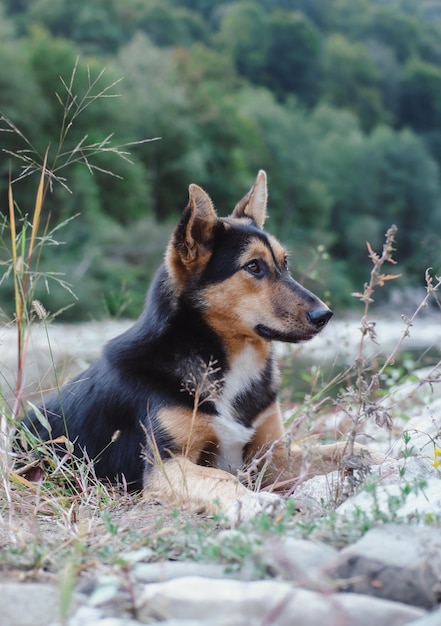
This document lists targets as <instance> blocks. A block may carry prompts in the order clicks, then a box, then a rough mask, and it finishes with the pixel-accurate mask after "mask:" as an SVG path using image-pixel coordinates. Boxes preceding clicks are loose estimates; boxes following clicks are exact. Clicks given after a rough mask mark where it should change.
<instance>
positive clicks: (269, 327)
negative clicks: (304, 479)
mask: <svg viewBox="0 0 441 626" xmlns="http://www.w3.org/2000/svg"><path fill="white" fill-rule="evenodd" d="M267 195H268V192H267V178H266V174H265V172H264V171H260V172H259V173H258V176H257V178H256V181H255V183H254V185H253V187H252V188H251V189H250V191H249V192H248V194H247V195H246V196H245V197H244V198H243V199H242V200H241V201H240V202H239V203H238V204H237V205H236V207H235V208H234V210H233V212H232V213H231V215H230V216H229V217H225V218H222V217H218V215H217V213H216V212H215V209H214V207H213V203H212V201H211V199H210V197H209V196H208V195H207V193H206V192H205V191H203V190H202V189H201V188H200V187H199V186H197V185H195V184H192V185H190V187H189V202H188V205H187V207H186V209H185V210H184V211H183V214H182V216H181V219H180V221H179V223H178V224H177V226H176V228H175V230H174V232H173V234H172V236H171V239H170V241H169V244H168V247H167V250H166V254H165V260H164V263H163V264H162V266H161V267H160V269H159V270H158V272H157V274H156V275H155V278H154V280H153V282H152V284H151V286H150V289H149V291H148V293H147V298H146V304H145V308H144V310H143V312H142V314H141V316H140V318H139V319H138V320H137V321H136V322H135V324H134V325H133V326H132V327H131V328H130V329H129V330H127V331H126V332H125V333H123V334H121V335H120V336H118V337H116V338H115V339H113V340H111V341H110V342H109V343H108V344H107V345H106V347H105V348H104V351H103V353H102V355H101V357H100V358H98V360H97V361H95V362H94V363H93V364H92V365H91V366H90V367H89V369H87V370H86V371H85V372H83V373H82V374H80V375H79V376H77V377H76V378H75V379H74V380H72V381H71V382H69V383H67V384H65V385H64V386H63V387H61V389H59V390H58V391H56V392H54V393H52V394H51V395H50V396H49V397H48V398H47V399H46V400H45V401H44V402H43V403H42V404H41V406H40V407H39V409H38V410H39V411H40V412H41V413H42V414H43V415H44V416H45V420H43V419H41V415H40V416H38V414H37V415H36V413H35V412H32V411H31V412H30V413H28V415H27V416H26V418H25V421H24V423H25V425H26V427H27V428H28V429H30V430H31V431H33V432H34V433H35V432H36V434H37V435H38V436H39V437H40V438H41V439H43V440H46V441H47V440H51V441H55V440H59V438H60V437H61V438H62V437H63V436H65V437H67V438H68V439H69V440H70V441H71V442H73V443H74V453H75V455H77V456H82V455H87V457H88V458H89V459H93V460H94V469H95V472H96V475H97V476H98V477H99V478H109V479H112V480H114V479H120V480H121V479H123V480H124V481H125V482H126V483H127V484H128V485H129V486H130V487H131V488H133V489H143V490H144V494H145V497H146V498H147V499H148V500H153V501H157V502H161V503H167V504H171V505H173V506H176V505H177V506H184V507H186V508H189V509H191V510H193V511H199V512H201V511H203V512H206V513H208V514H214V513H216V512H223V513H224V514H225V515H226V516H227V518H228V519H229V520H237V519H238V518H248V517H252V516H253V515H254V514H255V513H257V512H259V511H261V510H264V509H271V510H275V509H276V508H277V507H278V506H279V505H280V496H278V495H277V494H276V493H270V492H268V491H252V490H251V489H249V488H248V487H246V486H245V485H244V484H242V483H241V482H240V481H239V480H238V478H237V477H236V473H237V471H238V470H240V468H242V467H243V465H244V464H245V463H247V462H249V461H250V460H251V459H253V458H255V457H256V455H262V453H263V452H264V451H268V450H270V452H271V454H270V455H268V459H269V461H268V460H267V461H266V462H265V467H264V469H262V474H263V478H262V477H261V478H262V483H261V484H262V485H263V486H269V485H273V484H274V483H277V482H279V483H283V482H284V481H286V480H293V479H295V478H296V477H297V476H299V474H300V472H301V471H302V464H303V460H304V459H303V457H304V453H303V452H302V450H301V449H300V448H299V447H295V446H288V445H287V444H286V443H285V439H284V434H285V433H284V427H283V422H282V416H281V411H280V407H279V402H278V392H279V375H278V371H277V367H276V363H275V359H274V354H273V342H274V341H281V342H288V343H298V342H303V341H308V340H309V339H312V338H313V337H314V336H315V335H317V334H318V333H319V332H320V331H321V330H322V329H323V328H324V327H325V326H326V324H327V323H328V321H329V320H330V319H331V317H332V311H331V310H330V309H329V308H328V306H326V305H325V304H324V303H323V302H322V301H321V300H320V299H319V298H318V297H317V296H315V295H314V294H313V293H311V292H310V291H308V290H307V289H305V288H304V287H303V286H301V285H300V284H299V283H298V282H296V281H295V280H294V279H293V278H292V276H291V275H290V272H289V269H288V263H287V252H286V250H285V248H284V247H283V246H282V245H281V244H280V243H279V242H278V241H277V240H276V239H275V238H274V237H273V236H271V235H269V234H267V233H266V232H265V231H264V230H263V225H264V221H265V217H266V207H267ZM45 421H46V424H44V422H45ZM344 451H345V444H344V443H343V444H342V443H335V444H331V445H328V446H319V447H317V449H316V450H314V451H313V453H312V454H310V455H309V457H308V472H309V475H314V474H317V473H324V472H326V471H329V470H330V469H335V468H336V466H337V464H338V463H339V462H340V461H341V458H342V455H343V454H344Z"/></svg>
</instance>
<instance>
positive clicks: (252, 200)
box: [231, 170, 268, 228]
mask: <svg viewBox="0 0 441 626" xmlns="http://www.w3.org/2000/svg"><path fill="white" fill-rule="evenodd" d="M267 200H268V188H267V184H266V173H265V172H264V171H263V170H260V172H259V173H258V174H257V178H256V182H255V183H254V185H253V186H252V187H251V189H250V190H249V192H248V193H247V195H246V196H244V197H243V198H242V200H241V201H240V202H238V203H237V204H236V207H235V209H234V211H233V213H232V214H231V217H251V219H253V220H254V221H255V222H256V224H257V226H258V227H259V228H262V227H263V224H264V222H265V218H266V203H267Z"/></svg>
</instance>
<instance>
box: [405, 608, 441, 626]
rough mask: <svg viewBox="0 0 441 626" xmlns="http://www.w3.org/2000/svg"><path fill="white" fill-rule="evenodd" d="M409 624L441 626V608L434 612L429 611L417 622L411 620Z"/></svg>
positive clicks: (411, 625)
mask: <svg viewBox="0 0 441 626" xmlns="http://www.w3.org/2000/svg"><path fill="white" fill-rule="evenodd" d="M409 626H441V609H438V610H437V611H435V612H434V613H428V615H426V616H425V617H422V618H421V619H418V620H417V621H416V622H410V624H409Z"/></svg>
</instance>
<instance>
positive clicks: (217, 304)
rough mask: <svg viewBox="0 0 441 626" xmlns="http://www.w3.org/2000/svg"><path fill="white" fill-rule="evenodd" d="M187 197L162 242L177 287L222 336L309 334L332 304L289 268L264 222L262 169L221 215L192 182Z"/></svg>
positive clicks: (298, 337) (294, 337) (292, 338)
mask: <svg viewBox="0 0 441 626" xmlns="http://www.w3.org/2000/svg"><path fill="white" fill-rule="evenodd" d="M189 195H190V199H189V203H188V206H187V208H186V209H185V211H184V213H183V215H182V217H181V220H180V222H179V224H178V225H177V227H176V229H175V231H174V233H173V235H172V238H171V241H170V244H169V246H168V249H167V255H166V265H167V269H168V272H169V275H170V278H171V280H172V281H173V285H174V289H175V290H176V292H177V293H178V294H180V296H181V297H184V298H186V299H187V301H188V302H191V305H192V306H194V307H196V308H197V309H198V310H200V311H201V312H202V314H203V316H204V318H205V319H206V321H207V322H208V324H209V325H210V326H211V327H212V328H213V329H214V330H215V331H216V332H217V333H218V334H219V335H221V336H222V337H224V338H225V340H228V338H230V339H232V338H233V337H236V338H237V339H239V338H247V339H251V340H258V339H259V340H261V341H262V340H267V341H271V340H277V341H286V342H291V343H297V342H299V341H304V340H307V339H311V338H312V337H313V336H314V335H316V334H317V333H318V332H319V331H320V330H321V329H322V328H323V327H324V326H325V325H326V323H327V322H328V321H329V319H330V318H331V317H332V311H331V310H330V309H329V308H328V307H327V306H326V305H325V304H324V303H323V302H322V301H321V300H320V299H319V298H317V296H315V295H314V294H312V293H311V292H310V291H308V290H307V289H305V288H304V287H302V286H301V285H300V284H299V283H297V282H296V281H295V280H294V279H293V278H292V276H291V275H290V273H289V269H288V263H287V252H286V249H285V248H284V247H283V246H282V245H281V244H280V243H279V242H278V241H277V239H275V238H274V237H272V236H271V235H269V234H267V233H266V232H265V231H264V230H263V224H264V221H265V217H266V204H267V196H268V193H267V182H266V174H265V172H264V171H260V172H259V174H258V176H257V179H256V182H255V183H254V185H253V187H252V188H251V189H250V191H249V192H248V194H247V195H246V196H245V197H244V198H242V200H241V201H240V202H239V203H238V204H237V205H236V207H235V209H234V211H233V213H232V214H231V215H230V216H229V217H226V218H220V217H218V216H217V214H216V212H215V210H214V207H213V204H212V202H211V199H210V197H209V196H208V195H207V194H206V193H205V191H203V190H202V189H201V188H200V187H198V186H197V185H190V188H189Z"/></svg>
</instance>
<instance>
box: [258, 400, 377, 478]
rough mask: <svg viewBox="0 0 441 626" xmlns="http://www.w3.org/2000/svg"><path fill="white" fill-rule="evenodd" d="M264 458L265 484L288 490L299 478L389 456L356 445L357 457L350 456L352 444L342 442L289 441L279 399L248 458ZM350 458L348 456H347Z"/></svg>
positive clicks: (263, 420) (263, 422)
mask: <svg viewBox="0 0 441 626" xmlns="http://www.w3.org/2000/svg"><path fill="white" fill-rule="evenodd" d="M256 457H259V458H260V459H261V461H260V466H259V467H258V468H257V469H258V470H260V471H262V473H263V475H262V476H261V484H262V485H263V486H266V487H272V488H273V489H274V490H286V489H289V488H290V487H291V486H293V485H294V484H295V483H296V482H298V481H299V480H305V479H308V478H311V477H313V476H317V475H319V474H327V473H328V472H331V471H334V470H336V469H340V468H342V467H343V466H345V467H350V463H355V464H357V463H360V464H365V465H378V464H380V463H382V462H383V461H384V459H385V456H384V455H383V454H381V453H379V452H375V451H373V450H369V449H368V448H366V447H365V446H362V445H360V444H357V443H356V444H354V448H353V457H352V458H349V444H348V442H346V441H339V442H336V443H332V444H327V445H319V444H314V445H310V443H309V442H306V443H305V445H304V446H299V445H298V444H291V445H290V446H288V445H287V444H286V433H285V431H284V428H283V421H282V416H281V412H280V407H279V404H278V402H275V403H274V404H273V405H272V406H271V407H270V409H267V411H265V414H264V415H262V416H261V420H260V423H259V425H258V427H257V428H256V431H255V433H254V437H253V439H252V441H251V443H250V444H249V446H248V448H247V458H248V460H249V461H251V460H252V459H253V458H256ZM344 457H348V458H346V459H345V458H344Z"/></svg>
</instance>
